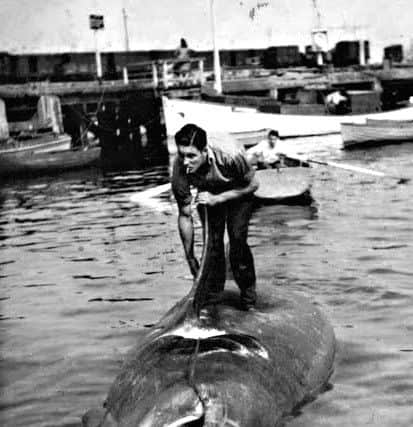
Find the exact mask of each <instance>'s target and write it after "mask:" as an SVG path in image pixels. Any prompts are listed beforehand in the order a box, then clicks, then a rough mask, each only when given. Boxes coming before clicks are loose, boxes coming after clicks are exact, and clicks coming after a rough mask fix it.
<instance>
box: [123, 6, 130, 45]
mask: <svg viewBox="0 0 413 427" xmlns="http://www.w3.org/2000/svg"><path fill="white" fill-rule="evenodd" d="M122 15H123V28H124V31H125V50H126V52H129V32H128V15H127V14H126V9H125V8H122Z"/></svg>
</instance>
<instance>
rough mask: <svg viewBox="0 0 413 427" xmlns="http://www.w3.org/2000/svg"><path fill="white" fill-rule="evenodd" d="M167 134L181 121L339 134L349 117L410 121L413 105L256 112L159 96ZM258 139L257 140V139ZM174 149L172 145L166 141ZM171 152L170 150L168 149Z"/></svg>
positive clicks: (214, 127) (215, 127)
mask: <svg viewBox="0 0 413 427" xmlns="http://www.w3.org/2000/svg"><path fill="white" fill-rule="evenodd" d="M162 102H163V113H164V118H165V125H166V131H167V135H168V136H169V137H170V138H171V137H172V138H173V136H174V135H175V133H176V132H177V131H178V130H179V129H180V128H181V127H182V126H184V125H185V124H187V123H194V124H197V125H198V126H200V127H202V128H203V129H205V130H206V131H207V132H208V133H215V132H221V133H222V132H226V133H231V134H237V133H238V134H240V133H243V132H244V133H245V132H251V131H254V130H257V129H276V130H278V132H279V134H280V136H281V137H283V138H290V137H297V136H304V137H306V136H314V135H328V134H340V124H341V123H342V122H345V121H348V120H350V119H351V121H352V122H355V123H364V122H365V120H366V118H372V119H374V118H377V119H388V120H404V121H409V120H413V107H408V108H403V109H399V110H394V111H389V112H385V113H373V114H367V115H353V116H333V115H331V116H329V115H323V116H314V115H293V114H272V113H260V112H257V110H256V109H254V108H237V107H232V106H229V105H223V104H218V103H212V102H203V101H194V100H184V99H169V98H167V97H163V98H162ZM257 142H258V141H257ZM168 148H169V149H171V150H174V144H171V143H168ZM172 152H173V151H172Z"/></svg>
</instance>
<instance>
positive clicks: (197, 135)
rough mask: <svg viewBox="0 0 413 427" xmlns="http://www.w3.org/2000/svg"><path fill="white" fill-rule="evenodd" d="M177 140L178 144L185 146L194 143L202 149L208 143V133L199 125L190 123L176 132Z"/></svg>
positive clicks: (197, 147) (193, 144)
mask: <svg viewBox="0 0 413 427" xmlns="http://www.w3.org/2000/svg"><path fill="white" fill-rule="evenodd" d="M175 142H176V145H183V146H184V147H189V146H190V145H192V146H194V147H195V148H196V149H198V150H199V151H202V150H203V149H204V148H205V147H206V145H207V134H206V132H205V131H204V130H203V129H202V128H200V127H199V126H197V125H194V124H192V123H188V124H187V125H185V126H184V127H183V128H181V129H180V130H179V131H178V132H177V133H176V134H175Z"/></svg>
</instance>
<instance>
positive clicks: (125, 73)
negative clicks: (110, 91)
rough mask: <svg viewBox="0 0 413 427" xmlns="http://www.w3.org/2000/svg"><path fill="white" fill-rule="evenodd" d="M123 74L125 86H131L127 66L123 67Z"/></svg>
mask: <svg viewBox="0 0 413 427" xmlns="http://www.w3.org/2000/svg"><path fill="white" fill-rule="evenodd" d="M122 74H123V83H124V84H125V85H127V84H129V74H128V69H127V68H126V66H125V67H123V69H122Z"/></svg>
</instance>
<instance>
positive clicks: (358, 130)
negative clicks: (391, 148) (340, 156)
mask: <svg viewBox="0 0 413 427" xmlns="http://www.w3.org/2000/svg"><path fill="white" fill-rule="evenodd" d="M341 137H342V139H343V146H344V148H353V147H358V146H363V145H366V144H368V145H374V144H384V143H394V142H405V141H412V142H413V120H408V121H402V120H376V119H367V120H366V122H365V123H342V124H341Z"/></svg>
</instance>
